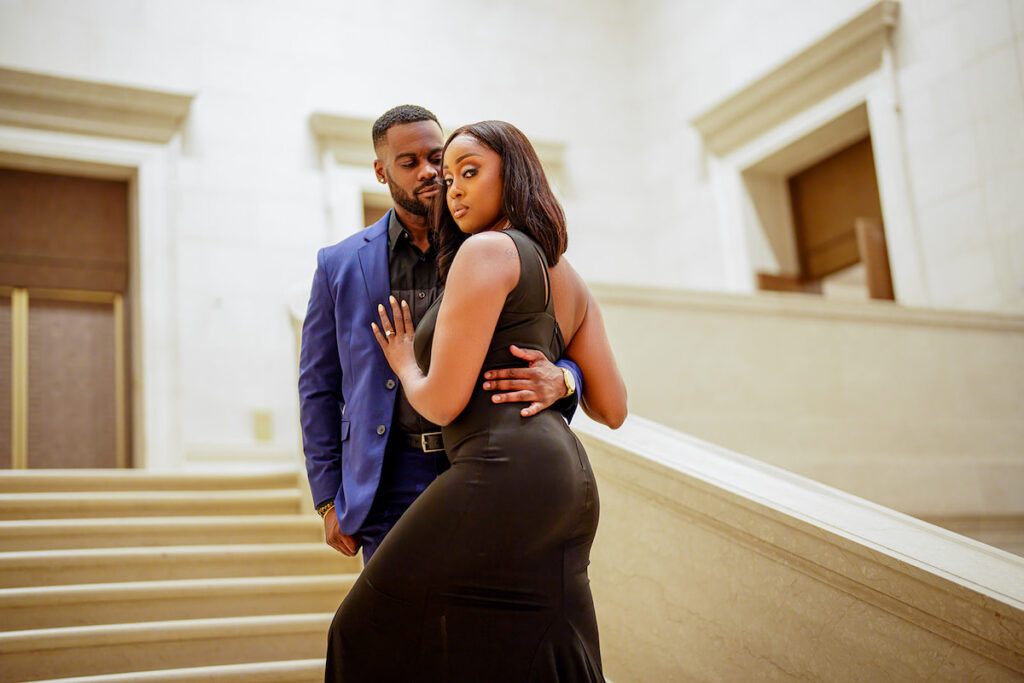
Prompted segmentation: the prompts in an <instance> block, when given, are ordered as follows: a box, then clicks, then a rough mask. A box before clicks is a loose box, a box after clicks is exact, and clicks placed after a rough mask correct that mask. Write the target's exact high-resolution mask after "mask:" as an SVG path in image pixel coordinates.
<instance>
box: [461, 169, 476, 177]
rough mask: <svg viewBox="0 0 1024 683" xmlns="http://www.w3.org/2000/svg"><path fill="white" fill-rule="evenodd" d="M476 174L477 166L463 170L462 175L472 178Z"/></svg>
mask: <svg viewBox="0 0 1024 683" xmlns="http://www.w3.org/2000/svg"><path fill="white" fill-rule="evenodd" d="M475 175H476V169H475V168H467V169H466V170H465V171H463V172H462V177H463V178H472V177H473V176H475Z"/></svg>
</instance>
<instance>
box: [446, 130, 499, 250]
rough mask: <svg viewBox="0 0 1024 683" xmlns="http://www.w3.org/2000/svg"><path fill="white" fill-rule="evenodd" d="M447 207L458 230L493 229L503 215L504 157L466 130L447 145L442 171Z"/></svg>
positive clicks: (480, 230) (471, 232)
mask: <svg viewBox="0 0 1024 683" xmlns="http://www.w3.org/2000/svg"><path fill="white" fill-rule="evenodd" d="M441 172H442V174H443V177H444V184H445V186H446V187H447V195H446V197H447V201H448V210H449V211H450V212H451V214H452V218H454V219H455V224H456V225H458V226H459V230H461V231H462V232H465V233H468V234H470V235H473V234H476V233H478V232H483V231H485V230H490V229H491V228H493V227H494V226H495V224H497V223H498V221H500V220H501V219H502V218H503V217H504V215H505V214H504V211H503V209H502V204H501V199H502V182H501V157H499V156H498V154H497V152H495V151H494V150H493V149H491V148H490V147H488V146H487V145H485V144H483V143H482V142H480V141H479V140H477V139H476V138H475V137H473V136H472V135H467V134H465V133H463V134H462V135H460V136H458V137H457V138H455V139H454V140H452V141H451V143H450V144H449V145H448V149H447V150H445V153H444V166H443V167H442V170H441Z"/></svg>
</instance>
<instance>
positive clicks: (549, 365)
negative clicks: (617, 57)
mask: <svg viewBox="0 0 1024 683" xmlns="http://www.w3.org/2000/svg"><path fill="white" fill-rule="evenodd" d="M373 142H374V149H375V151H376V155H377V160H376V161H375V162H374V170H375V172H376V174H377V178H378V180H380V182H382V183H386V184H387V185H388V188H389V190H390V192H391V196H392V198H393V199H394V203H395V207H394V209H392V210H391V211H389V212H388V213H387V214H386V215H385V216H384V217H383V218H382V219H381V220H380V221H378V222H377V223H375V224H374V225H372V226H370V227H368V228H367V229H366V230H364V231H362V232H361V233H360V234H357V235H354V236H352V237H350V238H348V239H346V240H344V241H342V242H340V243H338V244H336V245H334V246H332V247H327V248H325V249H323V250H321V251H320V253H319V254H318V261H317V270H316V274H315V276H314V279H313V287H312V292H311V294H310V301H309V308H308V312H307V315H306V321H305V325H304V328H303V334H302V350H301V357H300V373H299V393H300V399H301V412H302V431H303V442H304V448H305V453H306V464H307V471H308V474H309V480H310V487H311V489H312V492H313V497H314V503H315V504H316V506H317V510H318V512H320V513H321V516H322V517H324V528H325V533H326V536H327V542H328V543H329V544H330V545H331V546H332V547H334V548H336V549H337V550H339V551H340V552H342V553H344V554H346V555H354V554H355V552H356V551H357V550H358V549H360V548H361V549H362V552H363V560H364V562H365V563H366V564H365V567H364V569H363V572H362V573H361V575H360V576H359V579H358V580H357V581H356V583H355V585H354V586H353V587H352V589H351V590H350V591H349V593H348V595H347V596H346V597H345V600H344V601H343V602H342V604H341V607H339V609H338V612H337V614H336V615H335V618H334V621H333V623H332V624H331V629H330V633H329V636H328V652H327V669H326V674H325V679H326V680H328V681H334V680H343V681H356V682H360V683H361V682H367V681H396V682H397V681H410V682H411V681H467V682H471V681H472V682H484V681H523V682H526V681H602V680H604V679H603V676H602V673H601V659H600V650H599V645H598V634H597V622H596V618H595V615H594V606H593V600H592V597H591V594H590V586H589V579H588V577H587V566H588V564H589V556H590V547H591V544H592V542H593V539H594V534H595V532H596V529H597V521H598V496H597V488H596V484H595V481H594V475H593V472H592V471H591V468H590V463H589V461H588V459H587V455H586V452H585V451H584V449H583V447H582V445H581V444H580V442H579V441H578V440H577V439H576V437H575V436H574V435H573V433H572V431H571V430H570V429H569V427H568V425H567V420H568V419H571V417H572V414H573V411H574V410H575V408H576V405H577V402H579V403H580V404H581V405H582V407H583V409H584V410H585V411H586V412H587V414H588V415H590V416H591V417H593V418H594V419H596V420H598V421H600V422H603V423H605V424H608V425H610V426H612V427H617V426H618V425H619V424H621V423H622V421H623V419H624V418H625V414H626V391H625V386H624V385H623V382H622V378H621V376H620V374H619V372H618V369H617V367H616V364H615V359H614V357H613V356H612V353H611V348H610V346H609V344H608V339H607V336H606V335H605V330H604V324H603V322H602V320H601V315H600V311H599V310H598V307H597V304H596V303H595V302H594V300H593V298H592V297H591V296H590V294H589V292H588V291H587V288H586V286H585V284H584V283H583V281H582V279H581V278H580V277H579V276H578V275H577V274H576V272H575V271H574V270H573V269H572V268H571V266H570V265H569V264H568V262H567V261H566V260H565V259H562V258H561V256H562V254H563V253H564V251H565V248H566V242H567V237H566V229H565V217H564V214H563V212H562V209H561V206H560V205H559V204H558V202H557V200H556V199H555V197H554V195H553V194H552V192H551V189H550V187H549V185H548V182H547V179H546V178H545V176H544V171H543V169H542V167H541V164H540V161H539V160H538V158H537V155H536V153H535V151H534V149H533V147H532V145H531V144H530V142H529V140H527V138H526V137H525V136H524V135H523V134H522V133H521V132H520V131H519V130H518V129H517V128H515V127H514V126H512V125H510V124H508V123H504V122H501V121H483V122H480V123H476V124H471V125H468V126H463V127H461V128H459V129H458V130H456V131H455V132H454V133H452V135H451V136H450V137H449V138H448V140H447V142H443V138H442V133H441V127H440V125H439V124H438V122H437V119H436V117H434V115H433V114H431V113H430V112H429V111H427V110H426V109H423V108H422V107H416V106H411V105H404V106H401V107H396V108H394V109H392V110H390V111H388V112H387V113H385V114H384V115H383V116H381V118H380V119H378V120H377V122H376V123H375V124H374V127H373ZM552 361H556V363H553V362H552Z"/></svg>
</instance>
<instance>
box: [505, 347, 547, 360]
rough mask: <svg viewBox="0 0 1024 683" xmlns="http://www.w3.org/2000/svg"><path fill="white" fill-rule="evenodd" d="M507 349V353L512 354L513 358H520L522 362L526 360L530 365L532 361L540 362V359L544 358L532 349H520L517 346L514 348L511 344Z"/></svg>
mask: <svg viewBox="0 0 1024 683" xmlns="http://www.w3.org/2000/svg"><path fill="white" fill-rule="evenodd" d="M508 349H509V351H511V352H512V355H513V356H515V357H516V358H522V359H523V360H528V361H530V362H531V363H532V362H533V361H535V360H540V359H542V358H545V357H546V356H545V355H544V354H543V353H541V352H540V351H536V350H534V349H521V348H519V347H518V346H516V345H515V344H512V345H511V346H509V347H508Z"/></svg>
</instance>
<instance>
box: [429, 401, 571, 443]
mask: <svg viewBox="0 0 1024 683" xmlns="http://www.w3.org/2000/svg"><path fill="white" fill-rule="evenodd" d="M491 396H492V392H481V395H479V396H478V395H477V393H476V392H474V395H473V397H472V398H471V399H470V401H469V403H468V404H467V406H466V409H465V410H463V411H462V413H460V414H459V416H458V417H457V418H455V419H454V420H452V422H451V423H449V424H448V425H447V426H446V427H444V428H443V430H442V431H443V433H444V442H445V448H447V449H448V451H449V455H452V454H453V453H452V451H453V450H454V449H457V448H458V447H459V446H461V445H462V443H463V442H465V441H467V440H468V439H470V438H471V437H476V436H486V437H488V438H489V439H490V441H491V442H493V443H499V442H508V441H511V440H514V441H516V442H518V443H522V444H526V443H530V442H533V441H540V442H544V441H547V440H551V439H556V440H561V439H562V438H565V437H569V438H572V433H571V432H570V431H569V429H568V428H567V426H566V423H565V418H564V417H562V414H561V413H560V412H558V411H557V410H553V409H551V408H548V409H546V410H542V411H540V412H539V413H538V414H536V415H532V416H530V417H523V416H522V414H521V413H520V411H521V410H522V409H523V408H525V407H526V406H528V405H529V403H526V402H517V403H494V402H493V401H492V400H491Z"/></svg>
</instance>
